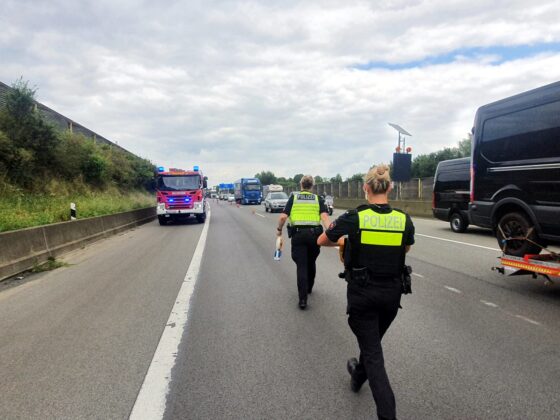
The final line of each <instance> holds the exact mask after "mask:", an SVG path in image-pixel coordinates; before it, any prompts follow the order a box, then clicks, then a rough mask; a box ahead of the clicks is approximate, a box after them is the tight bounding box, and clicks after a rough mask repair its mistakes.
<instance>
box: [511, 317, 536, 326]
mask: <svg viewBox="0 0 560 420" xmlns="http://www.w3.org/2000/svg"><path fill="white" fill-rule="evenodd" d="M515 317H516V318H519V319H522V320H523V321H527V322H528V323H530V324H533V325H541V323H540V322H537V321H534V320H532V319H531V318H527V317H526V316H523V315H515Z"/></svg>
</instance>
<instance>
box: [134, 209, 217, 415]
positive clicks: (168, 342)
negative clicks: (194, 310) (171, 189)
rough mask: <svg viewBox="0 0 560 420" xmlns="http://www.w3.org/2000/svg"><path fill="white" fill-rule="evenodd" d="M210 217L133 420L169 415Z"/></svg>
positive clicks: (163, 335)
mask: <svg viewBox="0 0 560 420" xmlns="http://www.w3.org/2000/svg"><path fill="white" fill-rule="evenodd" d="M210 215H211V214H210V212H208V216H207V217H206V224H205V225H204V228H203V229H202V233H201V234H200V238H199V240H198V244H197V245H196V249H195V251H194V254H193V256H192V259H191V263H190V265H189V268H188V270H187V274H186V275H185V278H184V280H183V284H182V285H181V289H180V290H179V293H178V294H177V298H176V299H175V305H173V309H171V314H170V315H169V319H168V320H167V323H166V325H165V329H164V330H163V334H162V335H161V338H160V340H159V343H158V346H157V348H156V352H155V353H154V357H153V358H152V362H151V363H150V367H149V368H148V373H147V374H146V377H145V378H144V382H143V383H142V388H140V392H139V393H138V396H137V397H136V402H135V403H134V407H132V411H131V413H130V417H129V419H131V420H144V419H149V420H151V419H154V420H155V419H161V418H163V415H164V413H165V403H166V399H167V394H168V393H169V383H170V381H171V370H172V369H173V367H174V366H175V361H176V357H177V353H178V351H179V345H180V344H181V337H182V336H183V332H184V329H185V326H186V325H187V320H188V317H189V307H190V302H191V297H192V294H193V291H194V286H195V284H196V281H197V279H198V273H199V271H200V265H201V263H202V255H203V252H204V247H205V245H206V237H207V235H208V226H209V225H210Z"/></svg>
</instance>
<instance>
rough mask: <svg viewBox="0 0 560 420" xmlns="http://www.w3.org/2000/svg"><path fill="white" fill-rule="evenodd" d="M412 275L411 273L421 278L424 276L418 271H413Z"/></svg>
mask: <svg viewBox="0 0 560 420" xmlns="http://www.w3.org/2000/svg"><path fill="white" fill-rule="evenodd" d="M412 275H413V276H416V277H420V278H421V279H423V278H424V276H423V275H422V274H418V273H414V272H413V273H412Z"/></svg>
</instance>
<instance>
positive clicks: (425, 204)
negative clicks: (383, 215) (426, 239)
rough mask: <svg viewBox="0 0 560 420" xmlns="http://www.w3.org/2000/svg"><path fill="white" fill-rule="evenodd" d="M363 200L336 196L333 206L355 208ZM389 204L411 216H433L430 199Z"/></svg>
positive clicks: (363, 201)
mask: <svg viewBox="0 0 560 420" xmlns="http://www.w3.org/2000/svg"><path fill="white" fill-rule="evenodd" d="M366 203H367V202H366V201H365V200H356V199H348V198H336V199H335V200H334V206H335V207H336V208H339V209H355V208H356V207H358V206H359V205H360V204H366ZM390 204H391V206H393V207H395V208H397V209H401V210H403V211H405V212H407V213H408V214H410V215H411V216H417V217H433V214H432V202H431V201H411V200H400V201H399V200H392V201H390Z"/></svg>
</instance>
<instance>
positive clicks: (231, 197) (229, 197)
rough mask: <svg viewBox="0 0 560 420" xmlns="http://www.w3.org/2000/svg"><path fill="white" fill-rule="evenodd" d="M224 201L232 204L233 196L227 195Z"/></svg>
mask: <svg viewBox="0 0 560 420" xmlns="http://www.w3.org/2000/svg"><path fill="white" fill-rule="evenodd" d="M226 200H227V201H228V202H229V203H232V202H234V201H235V195H233V194H227V197H226Z"/></svg>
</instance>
